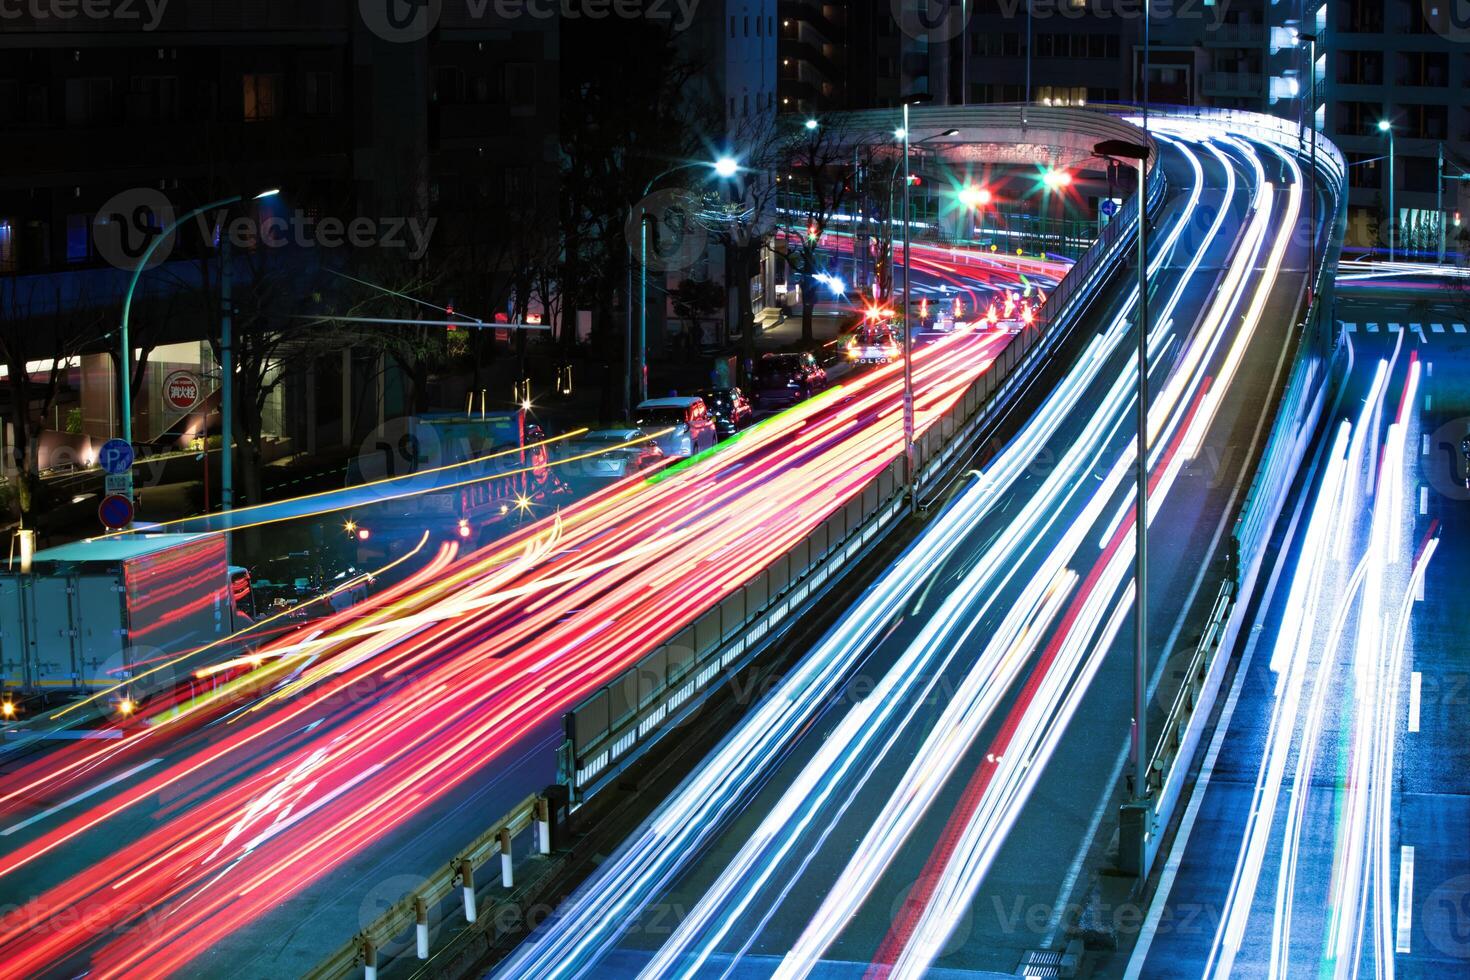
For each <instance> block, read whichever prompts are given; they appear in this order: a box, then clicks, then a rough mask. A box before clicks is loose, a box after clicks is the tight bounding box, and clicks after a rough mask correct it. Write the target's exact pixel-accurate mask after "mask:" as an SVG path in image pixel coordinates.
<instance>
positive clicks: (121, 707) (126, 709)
mask: <svg viewBox="0 0 1470 980" xmlns="http://www.w3.org/2000/svg"><path fill="white" fill-rule="evenodd" d="M137 707H138V705H137V704H136V703H135V702H134V701H133V699H132V698H123V699H122V700H121V701H119V702H118V703H117V710H118V712H119V713H120V714H124V715H130V714H132V713H133V711H134V710H135V709H136V708H137Z"/></svg>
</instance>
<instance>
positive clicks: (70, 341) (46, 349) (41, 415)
mask: <svg viewBox="0 0 1470 980" xmlns="http://www.w3.org/2000/svg"><path fill="white" fill-rule="evenodd" d="M37 288H40V287H28V288H22V287H21V285H20V280H17V279H11V280H9V282H6V283H0V363H3V364H4V365H5V368H6V370H7V372H8V374H9V380H10V405H9V414H10V422H11V427H12V429H13V430H14V434H15V444H14V446H12V447H11V451H12V459H11V461H10V462H11V463H12V464H13V466H14V473H15V507H16V510H17V512H18V514H17V516H18V517H19V518H20V522H21V526H22V527H27V526H34V522H35V517H36V514H37V513H38V511H39V510H40V508H41V506H42V504H43V499H42V498H43V497H44V494H43V493H42V487H41V466H40V448H41V433H42V432H44V431H45V428H46V417H47V416H48V415H49V414H50V412H51V408H52V406H53V405H54V404H55V403H56V398H57V396H58V395H59V394H60V392H61V390H62V381H63V380H64V378H65V375H66V371H67V367H66V365H67V363H68V361H69V360H70V359H71V358H72V357H75V356H76V355H78V354H80V353H81V351H82V348H83V346H84V345H86V344H87V343H88V342H91V341H95V340H97V339H98V337H99V336H100V335H101V331H102V324H103V316H102V313H101V312H100V311H97V310H89V309H88V304H87V302H85V300H84V299H83V298H80V297H79V298H77V299H75V300H71V301H64V300H63V298H62V294H61V291H60V290H59V289H57V290H56V292H55V293H54V295H53V296H52V302H51V303H50V304H49V305H47V306H44V308H39V307H42V306H43V303H42V302H38V300H40V297H38V296H37V295H36V289H37ZM37 362H39V363H40V364H41V365H44V366H43V367H42V368H41V370H40V371H38V372H34V373H35V374H38V375H39V376H40V380H34V379H33V372H32V371H31V369H30V366H31V365H32V364H34V363H37Z"/></svg>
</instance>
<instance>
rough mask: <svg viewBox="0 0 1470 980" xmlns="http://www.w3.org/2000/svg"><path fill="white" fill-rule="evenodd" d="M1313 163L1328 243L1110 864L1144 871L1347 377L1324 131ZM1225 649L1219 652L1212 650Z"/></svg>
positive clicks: (1338, 202)
mask: <svg viewBox="0 0 1470 980" xmlns="http://www.w3.org/2000/svg"><path fill="white" fill-rule="evenodd" d="M1170 116H1171V118H1184V119H1191V118H1192V119H1199V120H1202V121H1203V120H1209V121H1210V122H1213V123H1216V124H1219V125H1221V126H1223V127H1224V128H1226V129H1227V130H1229V131H1231V132H1235V133H1239V134H1241V135H1243V136H1246V137H1248V138H1257V139H1262V140H1267V141H1270V142H1275V143H1277V144H1278V145H1283V146H1288V147H1290V146H1292V144H1293V143H1297V144H1298V145H1297V146H1296V147H1294V148H1295V149H1297V151H1298V152H1302V151H1303V150H1304V149H1305V146H1304V144H1301V143H1300V142H1299V141H1300V140H1301V139H1302V131H1301V130H1300V129H1299V128H1298V127H1297V126H1296V124H1295V123H1291V122H1289V121H1287V120H1284V119H1276V118H1274V117H1270V116H1262V115H1260V114H1258V113H1252V112H1245V111H1241V110H1228V109H1222V110H1208V109H1190V110H1179V111H1177V112H1174V113H1170ZM1317 165H1318V170H1319V173H1318V174H1315V175H1313V177H1314V184H1313V187H1314V190H1315V187H1316V186H1317V185H1316V180H1318V179H1322V180H1323V181H1324V183H1325V186H1326V187H1327V188H1328V189H1329V190H1330V191H1331V192H1332V199H1333V207H1334V211H1333V213H1332V214H1331V215H1330V216H1329V219H1328V221H1327V222H1326V225H1325V226H1326V227H1327V228H1328V235H1327V245H1326V247H1325V248H1323V249H1322V250H1321V252H1320V254H1319V255H1318V257H1317V258H1318V265H1317V268H1316V269H1315V270H1312V272H1311V275H1312V277H1313V281H1312V287H1313V288H1312V289H1311V290H1310V291H1309V292H1308V293H1307V294H1306V295H1305V296H1304V298H1303V300H1302V303H1301V305H1300V306H1299V308H1298V309H1299V312H1300V314H1301V317H1300V319H1299V320H1297V321H1296V323H1297V326H1296V329H1295V331H1294V332H1293V335H1292V337H1291V343H1292V344H1293V345H1294V347H1295V350H1294V357H1293V359H1292V369H1291V373H1290V375H1289V376H1288V378H1287V381H1286V384H1285V386H1284V387H1283V388H1282V389H1281V392H1282V394H1281V398H1280V401H1279V402H1278V404H1277V407H1276V412H1275V416H1274V419H1273V421H1272V425H1271V429H1270V433H1269V435H1268V437H1267V439H1266V441H1265V444H1264V445H1263V446H1262V448H1261V451H1260V454H1259V456H1258V457H1257V458H1256V459H1255V460H1254V461H1252V463H1251V464H1248V465H1251V466H1252V468H1251V469H1250V470H1248V472H1249V473H1250V474H1251V477H1250V484H1249V489H1248V490H1247V492H1246V494H1245V497H1244V499H1243V500H1242V502H1241V503H1240V505H1239V507H1238V509H1237V511H1236V513H1235V515H1234V524H1233V527H1232V530H1231V535H1230V539H1229V543H1228V546H1227V547H1228V549H1229V553H1228V561H1227V562H1226V565H1227V568H1226V571H1225V572H1224V574H1223V575H1222V577H1221V579H1220V584H1219V586H1218V590H1217V593H1216V598H1215V601H1214V604H1213V605H1212V607H1211V610H1210V614H1209V619H1208V621H1207V623H1206V626H1205V629H1204V632H1203V634H1202V635H1201V637H1200V640H1199V643H1198V644H1197V645H1196V647H1195V651H1194V654H1193V656H1192V657H1191V659H1190V661H1189V666H1188V667H1187V668H1186V670H1185V676H1184V681H1183V683H1182V684H1181V686H1180V688H1179V691H1178V692H1177V693H1176V695H1175V697H1174V699H1173V701H1172V702H1171V703H1170V706H1169V709H1168V712H1167V714H1166V717H1165V721H1164V723H1163V725H1162V727H1160V728H1159V729H1157V731H1158V732H1159V736H1158V741H1157V742H1156V743H1155V745H1154V747H1153V751H1152V753H1151V755H1150V762H1149V765H1148V770H1147V773H1146V777H1145V778H1146V779H1147V785H1148V790H1149V793H1148V798H1147V800H1145V801H1143V802H1142V803H1141V804H1132V803H1125V804H1124V805H1123V806H1122V807H1121V808H1120V809H1119V813H1118V828H1119V839H1118V870H1119V871H1121V872H1122V873H1123V874H1126V875H1135V876H1137V877H1138V878H1139V879H1140V880H1147V879H1148V877H1149V873H1150V871H1151V870H1152V868H1153V865H1154V861H1155V859H1156V858H1157V856H1158V854H1159V851H1160V848H1161V846H1162V844H1163V842H1164V839H1165V838H1166V836H1167V835H1168V832H1169V830H1170V828H1171V826H1172V825H1173V822H1174V819H1175V817H1176V816H1177V815H1178V813H1179V804H1180V802H1181V801H1182V800H1183V799H1184V792H1183V791H1184V787H1185V783H1186V778H1185V777H1186V776H1187V775H1188V773H1189V770H1190V767H1191V766H1192V765H1193V763H1194V759H1195V755H1196V754H1197V752H1198V751H1199V749H1200V747H1201V746H1202V745H1203V743H1204V736H1205V733H1206V728H1207V726H1208V722H1209V719H1210V717H1211V714H1212V711H1213V708H1214V705H1215V700H1216V697H1217V696H1218V694H1219V691H1220V689H1221V687H1222V686H1223V683H1224V679H1225V676H1226V674H1227V672H1228V668H1229V666H1230V664H1231V663H1232V662H1233V660H1232V657H1231V656H1230V654H1231V653H1232V652H1233V651H1234V649H1235V647H1236V642H1237V640H1238V638H1239V636H1240V633H1241V631H1242V629H1243V628H1244V626H1245V622H1246V617H1247V614H1248V613H1249V612H1250V610H1251V608H1252V607H1251V603H1250V599H1251V597H1252V596H1253V594H1254V591H1255V586H1256V581H1257V578H1258V576H1259V573H1260V570H1261V567H1262V563H1263V560H1264V559H1265V557H1266V555H1267V554H1268V552H1269V551H1270V543H1271V541H1270V539H1271V534H1272V531H1273V529H1274V528H1275V527H1276V524H1277V522H1278V521H1279V520H1280V518H1281V516H1282V513H1283V511H1284V509H1285V507H1286V504H1287V502H1288V499H1289V497H1290V495H1291V491H1292V487H1293V485H1294V483H1295V480H1296V477H1297V473H1298V471H1299V470H1300V468H1301V466H1302V461H1303V459H1304V458H1305V457H1306V456H1307V455H1308V454H1309V451H1310V449H1311V446H1312V443H1313V441H1314V439H1315V437H1316V433H1317V430H1318V428H1319V426H1320V423H1321V421H1322V418H1323V413H1324V410H1325V408H1326V406H1327V404H1328V403H1329V401H1330V399H1331V398H1332V396H1333V393H1334V392H1335V391H1337V390H1338V389H1339V387H1340V385H1341V383H1342V380H1343V378H1344V377H1345V374H1346V370H1347V366H1348V363H1349V357H1348V356H1347V352H1346V345H1345V344H1343V343H1342V335H1341V334H1339V333H1337V332H1336V331H1335V329H1334V326H1333V320H1332V302H1333V296H1334V293H1335V288H1334V283H1335V278H1336V269H1337V262H1338V257H1339V255H1340V254H1341V251H1342V240H1343V235H1344V233H1345V232H1346V230H1347V209H1346V207H1345V206H1344V199H1345V196H1346V186H1347V185H1346V173H1347V167H1346V164H1345V161H1344V159H1343V157H1342V154H1341V153H1340V152H1339V151H1338V149H1337V147H1335V146H1334V145H1333V144H1332V143H1331V142H1329V141H1328V140H1327V139H1326V138H1325V137H1319V139H1318V142H1317ZM1221 653H1224V654H1225V655H1224V656H1221V655H1220V654H1221Z"/></svg>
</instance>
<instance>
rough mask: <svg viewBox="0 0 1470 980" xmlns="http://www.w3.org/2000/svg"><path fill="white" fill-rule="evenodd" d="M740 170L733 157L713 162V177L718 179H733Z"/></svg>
mask: <svg viewBox="0 0 1470 980" xmlns="http://www.w3.org/2000/svg"><path fill="white" fill-rule="evenodd" d="M739 169H740V164H738V163H736V162H735V158H734V157H720V158H719V159H718V160H716V161H715V175H716V176H719V177H726V178H729V177H734V176H735V174H736V172H737V171H738V170H739Z"/></svg>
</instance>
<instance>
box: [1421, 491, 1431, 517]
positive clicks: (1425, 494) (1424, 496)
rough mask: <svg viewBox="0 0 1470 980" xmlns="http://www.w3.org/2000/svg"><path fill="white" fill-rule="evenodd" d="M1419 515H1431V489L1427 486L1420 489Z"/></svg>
mask: <svg viewBox="0 0 1470 980" xmlns="http://www.w3.org/2000/svg"><path fill="white" fill-rule="evenodd" d="M1419 513H1420V514H1421V515H1423V514H1427V513H1429V487H1427V486H1421V487H1420V488H1419Z"/></svg>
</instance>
